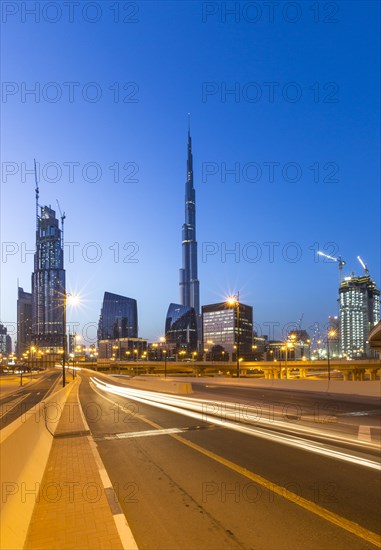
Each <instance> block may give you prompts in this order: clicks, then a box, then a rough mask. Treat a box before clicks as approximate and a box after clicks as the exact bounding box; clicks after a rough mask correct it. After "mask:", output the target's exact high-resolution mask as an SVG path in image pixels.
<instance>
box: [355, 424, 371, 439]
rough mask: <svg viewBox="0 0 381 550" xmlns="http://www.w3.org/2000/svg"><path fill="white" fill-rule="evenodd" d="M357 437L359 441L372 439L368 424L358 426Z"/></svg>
mask: <svg viewBox="0 0 381 550" xmlns="http://www.w3.org/2000/svg"><path fill="white" fill-rule="evenodd" d="M358 439H360V440H361V441H372V435H371V433H370V426H359V433H358Z"/></svg>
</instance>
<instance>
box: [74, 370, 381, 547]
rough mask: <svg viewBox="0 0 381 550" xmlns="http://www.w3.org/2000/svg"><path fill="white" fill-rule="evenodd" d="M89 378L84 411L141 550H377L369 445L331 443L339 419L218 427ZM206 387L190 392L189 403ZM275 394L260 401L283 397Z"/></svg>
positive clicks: (375, 476)
mask: <svg viewBox="0 0 381 550" xmlns="http://www.w3.org/2000/svg"><path fill="white" fill-rule="evenodd" d="M90 376H91V375H90V374H89V373H86V372H83V373H82V374H81V377H82V383H81V385H80V399H81V404H82V407H83V410H84V413H85V416H86V418H87V421H88V424H89V427H90V430H91V432H92V435H93V437H94V439H95V441H96V443H97V446H98V450H99V453H100V455H101V458H102V460H103V462H104V465H105V467H106V470H107V472H108V474H109V477H110V479H111V481H112V483H113V486H114V489H115V491H116V494H117V495H118V497H119V501H120V503H121V506H122V509H123V511H124V513H125V515H126V518H127V520H128V523H129V525H130V527H131V530H132V533H133V534H134V536H135V538H136V541H137V544H138V546H139V548H142V549H143V548H144V549H163V550H164V549H165V550H168V549H186V550H188V549H189V550H190V549H200V548H203V549H216V550H217V549H218V550H220V549H221V550H222V549H233V548H245V549H251V548H253V549H254V548H255V549H258V548H262V549H271V550H272V549H274V550H275V549H276V550H278V549H279V550H280V549H291V548H292V549H297V548H303V549H313V550H315V549H323V548H324V549H325V548H330V549H340V548H343V549H344V548H345V549H356V550H357V549H361V548H376V547H381V543H380V539H379V537H378V536H377V535H379V534H380V532H381V525H380V523H381V520H380V517H381V510H380V470H379V469H376V466H375V463H376V462H377V461H378V459H379V448H377V446H376V444H375V442H374V441H371V440H368V441H361V440H358V439H357V438H355V437H352V438H351V437H349V436H348V433H347V432H346V431H345V430H344V436H345V437H344V439H341V438H339V437H338V430H340V426H341V424H339V423H338V426H336V428H337V430H336V432H335V433H333V432H332V433H331V434H329V437H327V435H326V434H325V433H323V434H320V432H318V433H314V432H313V431H312V430H310V433H309V434H307V435H308V437H307V435H306V434H305V433H303V434H301V433H300V431H299V428H300V422H299V420H298V418H295V419H294V420H295V422H294V423H293V422H292V418H291V416H292V415H289V416H290V418H289V419H288V421H287V423H283V425H282V424H281V425H279V423H276V425H275V424H274V425H268V424H267V425H265V426H263V425H253V424H252V425H248V424H247V423H244V424H241V422H240V420H239V418H238V419H237V418H236V419H235V420H234V421H233V422H230V421H229V420H227V419H225V420H224V421H222V422H221V419H220V421H218V419H217V417H216V418H214V419H213V416H212V415H211V414H209V415H208V417H205V416H204V417H202V416H200V415H197V413H195V412H192V411H190V410H189V408H186V407H187V405H186V403H185V401H184V402H182V401H178V403H179V405H178V408H177V409H174V408H173V407H174V405H173V402H176V398H175V400H174V401H173V400H171V401H170V400H167V399H166V398H165V397H163V398H161V401H162V402H161V403H158V404H156V405H155V404H152V403H151V402H147V401H149V399H147V398H146V397H144V395H148V394H139V395H138V394H136V397H134V398H133V399H132V398H131V397H122V396H118V395H115V394H112V393H109V392H106V391H104V389H102V388H101V387H100V386H98V387H96V386H95V385H94V384H93V383H90V382H89V378H90ZM98 378H99V379H101V380H106V379H107V377H105V376H102V375H100V376H98ZM108 381H109V382H110V383H112V384H115V385H116V386H118V385H120V384H119V382H118V381H115V379H110V378H108ZM213 389H214V388H210V390H213ZM203 391H204V390H202V389H201V388H200V387H198V388H197V392H198V393H197V394H196V395H195V396H196V397H198V398H200V394H201V393H202V392H203ZM207 391H208V389H206V390H205V391H204V394H206V393H207ZM238 391H239V390H238ZM261 391H262V390H261ZM250 392H252V390H250ZM211 393H213V392H211ZM222 393H223V394H224V395H225V400H226V401H229V402H233V401H236V400H237V399H243V400H244V401H245V403H246V404H248V403H250V401H249V399H251V400H252V402H256V403H257V402H258V397H259V396H255V397H253V395H251V394H250V395H249V394H248V393H247V392H245V391H244V390H243V393H240V394H239V393H238V392H237V388H227V389H226V390H225V389H224V391H223V392H222ZM262 393H263V392H262ZM272 393H273V394H274V395H271V396H267V397H266V396H262V398H261V399H262V400H263V401H262V402H265V401H266V400H268V399H273V400H274V402H275V401H277V402H278V403H279V402H280V403H284V402H285V401H286V400H287V399H288V396H287V395H286V394H285V393H284V392H281V395H280V394H279V393H278V392H272ZM188 397H189V396H187V398H188ZM214 397H215V394H213V399H214ZM221 397H222V395H221V388H219V389H218V399H221ZM209 399H211V397H210V395H209ZM298 400H299V401H298ZM308 401H310V402H309V403H308ZM320 402H321V403H326V398H325V397H324V399H323V401H321V400H319V398H318V399H317V398H316V397H311V396H308V395H306V394H305V395H299V396H297V395H296V396H295V395H294V396H293V397H292V404H293V406H294V407H295V406H296V405H298V406H300V407H304V409H306V410H307V408H308V410H310V409H311V407H312V408H313V407H316V404H317V403H318V404H319V403H320ZM182 403H183V404H182ZM345 403H346V404H345V405H343V406H342V407H341V409H340V410H341V411H343V412H346V413H350V412H355V413H356V412H359V411H360V412H361V411H363V410H365V409H364V406H365V405H366V406H369V409H367V410H368V411H372V410H375V404H374V403H368V404H362V403H358V402H357V403H353V404H351V403H350V401H348V400H345ZM206 406H207V407H210V406H211V405H210V401H209V402H206ZM161 407H166V408H161ZM351 409H353V410H352V411H351ZM210 410H211V409H210V408H209V411H210ZM277 410H278V409H277ZM181 411H182V412H181ZM241 429H243V430H246V431H239V430H241Z"/></svg>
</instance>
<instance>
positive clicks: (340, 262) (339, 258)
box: [318, 250, 347, 284]
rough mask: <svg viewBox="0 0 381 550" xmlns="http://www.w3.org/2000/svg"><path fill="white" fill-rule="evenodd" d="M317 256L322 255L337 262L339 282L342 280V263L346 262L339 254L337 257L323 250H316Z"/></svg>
mask: <svg viewBox="0 0 381 550" xmlns="http://www.w3.org/2000/svg"><path fill="white" fill-rule="evenodd" d="M318 254H319V256H323V257H324V258H328V260H332V261H334V262H338V264H339V281H340V284H341V281H342V280H343V265H345V264H346V263H347V262H345V261H344V260H343V259H342V257H341V256H339V257H338V258H334V257H333V256H329V255H328V254H325V252H321V251H320V250H318Z"/></svg>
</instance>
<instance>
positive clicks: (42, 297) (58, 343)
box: [32, 206, 66, 352]
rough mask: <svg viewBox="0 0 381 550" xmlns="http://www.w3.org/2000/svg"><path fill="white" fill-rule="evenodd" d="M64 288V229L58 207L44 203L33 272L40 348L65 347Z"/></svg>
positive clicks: (34, 324)
mask: <svg viewBox="0 0 381 550" xmlns="http://www.w3.org/2000/svg"><path fill="white" fill-rule="evenodd" d="M65 292H66V290H65V270H64V266H63V246H62V231H61V229H60V228H59V225H58V219H57V218H56V214H55V211H54V210H52V209H51V208H50V207H48V206H44V207H41V213H40V215H39V216H37V228H36V252H35V254H34V272H33V273H32V341H33V343H34V344H35V345H37V346H38V347H39V348H43V349H48V350H49V351H51V352H57V351H58V348H60V349H62V341H63V332H64V327H63V320H64V301H65Z"/></svg>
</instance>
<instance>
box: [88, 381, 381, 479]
mask: <svg viewBox="0 0 381 550" xmlns="http://www.w3.org/2000/svg"><path fill="white" fill-rule="evenodd" d="M91 381H92V382H93V383H94V384H95V385H96V386H97V387H98V388H99V389H100V390H103V391H105V392H107V393H111V394H114V395H119V396H121V397H129V398H130V399H133V400H134V401H139V402H140V403H145V404H146V405H151V406H154V407H158V408H161V409H164V410H167V411H170V412H174V413H177V414H181V415H183V416H189V417H191V418H196V419H197V420H201V421H205V416H204V415H203V414H200V413H197V412H194V411H190V410H186V409H182V408H180V403H178V405H177V406H173V405H167V404H165V403H163V402H160V403H159V402H157V401H154V400H152V399H150V398H149V399H147V398H144V397H138V396H137V395H136V392H134V393H133V394H132V395H131V393H130V394H129V392H128V391H126V390H125V389H124V388H121V387H120V386H113V385H112V384H105V383H104V382H102V381H101V380H99V379H97V378H91ZM95 391H96V392H97V393H99V392H98V391H97V390H95ZM139 393H140V394H141V393H144V392H139ZM166 397H168V399H170V396H166V395H165V394H161V396H160V398H161V400H162V401H163V400H164V399H165V398H166ZM213 424H216V425H217V426H223V427H224V428H227V429H230V430H235V431H239V432H242V433H246V434H249V435H252V436H255V437H260V438H262V439H268V440H270V441H272V442H277V443H282V444H284V445H289V446H291V447H296V448H299V449H302V450H304V451H309V452H312V453H316V454H320V455H323V456H327V457H329V458H335V459H338V460H342V461H344V462H350V463H352V464H356V465H358V466H365V467H367V468H371V469H374V470H381V465H380V463H379V462H377V461H374V460H368V459H365V458H362V457H361V456H357V455H351V454H348V453H344V452H342V451H336V450H335V449H333V448H330V447H328V446H327V447H323V446H321V445H320V444H319V443H316V442H314V441H309V440H306V439H302V438H298V437H293V436H289V435H284V434H280V433H275V432H273V431H268V430H265V429H264V428H253V427H251V426H250V427H249V426H246V425H242V424H235V423H233V422H230V421H227V420H220V419H218V418H214V420H213Z"/></svg>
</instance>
